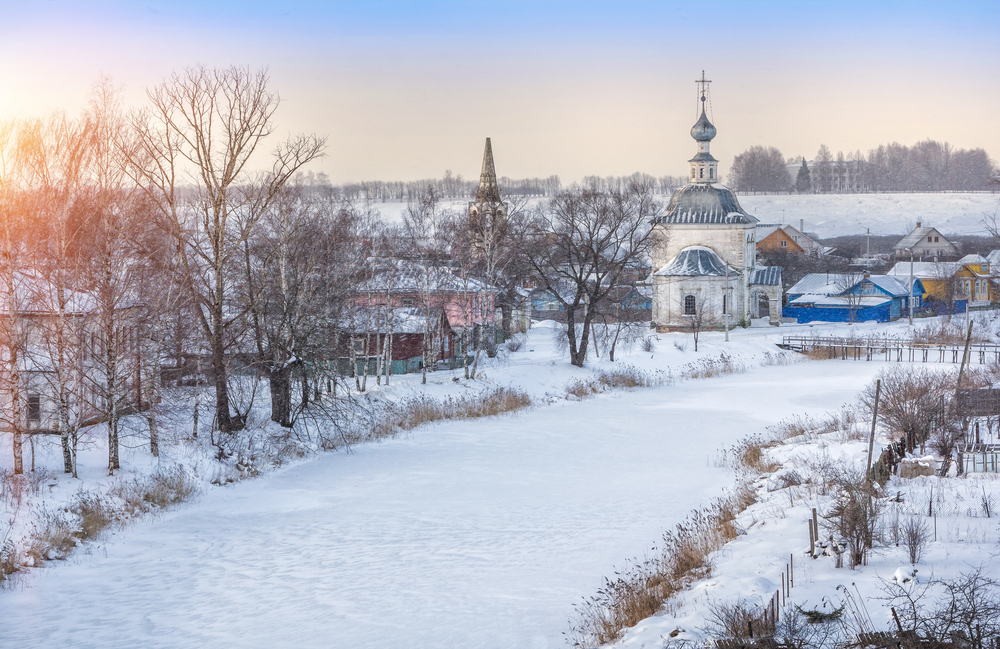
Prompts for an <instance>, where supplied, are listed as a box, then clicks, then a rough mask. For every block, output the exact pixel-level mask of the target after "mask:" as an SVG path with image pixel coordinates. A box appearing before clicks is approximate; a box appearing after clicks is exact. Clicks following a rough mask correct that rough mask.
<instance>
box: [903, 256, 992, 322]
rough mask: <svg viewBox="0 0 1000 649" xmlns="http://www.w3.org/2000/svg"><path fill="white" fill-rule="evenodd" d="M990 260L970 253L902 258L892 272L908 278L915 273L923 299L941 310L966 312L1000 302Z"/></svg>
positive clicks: (945, 311) (942, 311)
mask: <svg viewBox="0 0 1000 649" xmlns="http://www.w3.org/2000/svg"><path fill="white" fill-rule="evenodd" d="M992 268H993V266H992V264H991V263H990V260H989V259H987V258H986V257H983V256H981V255H976V254H971V255H966V256H965V257H962V258H961V259H959V260H958V261H914V262H912V263H911V262H910V261H900V262H898V263H896V265H895V266H893V267H892V269H890V270H889V273H888V274H889V275H891V276H893V277H896V278H907V277H909V276H910V274H911V273H912V274H913V277H914V278H919V279H920V281H921V283H922V284H923V286H924V290H925V294H924V300H925V301H926V302H927V304H928V306H930V307H933V308H934V309H935V310H936V311H940V312H941V313H947V312H949V311H951V312H952V313H954V312H956V311H964V310H965V308H966V307H967V306H968V307H983V306H987V305H989V304H990V303H992V302H997V301H1000V292H998V290H997V286H996V283H995V281H994V277H993V273H992Z"/></svg>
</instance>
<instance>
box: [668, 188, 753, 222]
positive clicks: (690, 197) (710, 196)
mask: <svg viewBox="0 0 1000 649" xmlns="http://www.w3.org/2000/svg"><path fill="white" fill-rule="evenodd" d="M653 223H654V224H656V223H669V224H680V223H712V224H739V223H745V224H754V223H757V219H756V218H754V217H753V216H751V215H750V214H748V213H747V212H746V211H744V210H743V208H742V207H740V204H739V201H737V200H736V195H735V194H733V192H732V190H730V189H729V188H728V187H726V186H725V185H718V184H710V183H690V184H688V185H684V186H683V187H681V188H680V189H678V190H677V191H676V192H674V195H673V196H671V197H670V204H669V205H667V210H666V212H664V214H663V215H662V216H659V217H657V218H655V219H654V220H653Z"/></svg>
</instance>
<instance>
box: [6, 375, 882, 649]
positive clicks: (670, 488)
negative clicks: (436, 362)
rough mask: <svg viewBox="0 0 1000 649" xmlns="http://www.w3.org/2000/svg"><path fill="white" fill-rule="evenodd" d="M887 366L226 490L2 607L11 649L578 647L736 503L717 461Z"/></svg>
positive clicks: (318, 462)
mask: <svg viewBox="0 0 1000 649" xmlns="http://www.w3.org/2000/svg"><path fill="white" fill-rule="evenodd" d="M880 365H881V364H878V363H838V362H825V363H802V364H798V365H794V366H789V367H776V368H767V369H763V370H759V371H757V372H755V373H751V374H745V375H739V376H730V377H724V378H720V379H712V380H704V381H691V382H687V383H684V384H681V385H679V386H675V387H666V388H659V389H655V390H642V391H637V392H630V393H616V394H612V395H606V396H603V397H601V398H597V399H593V400H590V401H585V402H581V403H570V402H566V403H561V404H557V405H555V406H552V407H542V408H538V409H536V410H533V411H530V412H528V413H525V414H523V415H521V416H518V417H511V418H503V419H496V420H491V421H480V422H474V423H471V424H470V423H465V424H462V423H448V424H444V425H440V426H435V427H431V428H428V429H424V430H419V431H417V432H415V433H414V434H413V435H411V436H410V437H408V438H406V439H400V440H395V441H392V442H388V443H385V444H381V445H374V446H367V447H359V448H358V449H357V453H356V454H353V455H347V454H328V455H323V456H321V457H318V458H316V459H314V460H311V461H308V462H305V463H302V464H299V465H296V466H294V467H292V468H290V469H287V470H285V471H282V472H280V473H277V474H275V475H273V476H271V477H270V478H267V479H261V480H256V481H249V482H246V483H243V484H239V485H236V486H232V487H228V488H216V489H212V490H211V491H209V492H208V493H207V494H205V495H203V496H202V497H201V498H200V499H199V500H198V501H197V502H195V503H194V504H192V505H189V506H186V507H184V508H182V509H180V510H177V511H174V512H171V513H169V514H167V515H166V516H164V517H162V518H161V519H159V520H156V521H151V522H147V523H144V524H142V525H140V526H137V527H133V528H131V529H129V530H126V531H125V532H123V533H119V534H118V535H116V536H115V537H112V538H111V539H110V540H109V542H108V543H106V544H105V545H104V546H102V547H100V548H96V549H95V550H94V552H93V556H80V557H77V558H74V559H71V560H70V562H69V565H60V566H57V567H56V568H55V569H52V570H48V571H44V572H36V573H35V574H33V575H31V577H30V582H29V585H28V587H27V588H26V589H24V590H21V591H14V592H0V646H4V647H7V646H10V647H28V646H51V647H56V646H60V647H137V646H144V647H161V646H162V647H235V646H239V647H269V648H270V647H296V648H300V649H304V648H307V647H350V648H352V649H358V648H365V647H373V648H374V647H378V648H395V647H406V648H407V649H420V648H425V647H463V648H472V647H497V648H504V649H508V648H511V647H519V648H520V647H561V646H565V645H564V641H563V638H562V631H564V630H565V629H566V623H567V620H568V618H569V617H570V616H571V614H572V607H571V605H572V603H573V602H574V601H575V600H578V599H579V597H580V596H581V595H590V594H592V593H593V592H594V591H595V589H596V588H597V587H599V585H600V579H601V576H602V575H604V574H606V573H608V572H609V571H610V569H611V567H612V566H613V565H615V564H619V565H620V564H621V562H622V559H623V558H624V557H627V556H636V555H641V554H642V552H643V550H644V548H646V547H647V545H648V544H649V543H651V542H653V541H655V540H656V539H658V538H659V535H660V532H661V530H662V529H664V528H665V527H669V526H672V525H673V524H674V523H675V522H677V521H679V520H680V519H681V518H683V516H684V515H685V514H686V513H687V512H688V511H689V510H690V509H692V508H693V507H695V506H698V505H699V504H704V503H705V502H707V501H708V500H709V499H710V498H711V497H714V496H716V495H718V494H719V493H720V492H721V490H722V488H723V487H725V486H728V485H729V484H730V482H731V476H730V475H729V474H728V473H727V472H726V471H723V470H721V469H716V468H711V467H708V466H707V463H708V462H707V458H708V457H709V456H714V454H715V452H716V450H717V449H719V448H721V447H724V446H728V445H729V444H731V443H732V442H733V441H735V440H736V439H737V438H739V437H741V436H742V435H744V434H746V433H750V432H754V431H759V430H762V429H763V428H764V427H765V426H766V425H769V424H772V423H774V422H776V421H778V420H779V419H781V418H783V417H785V416H788V415H791V414H793V413H802V412H824V411H827V410H831V409H834V408H837V407H839V406H840V405H841V404H842V403H844V402H845V401H847V400H848V399H850V398H851V397H852V396H853V395H854V394H855V393H856V392H857V391H858V390H859V389H860V388H861V387H862V386H863V385H864V384H865V383H866V382H867V381H868V380H870V378H871V376H872V375H873V374H874V373H875V371H877V369H878V368H879V367H880Z"/></svg>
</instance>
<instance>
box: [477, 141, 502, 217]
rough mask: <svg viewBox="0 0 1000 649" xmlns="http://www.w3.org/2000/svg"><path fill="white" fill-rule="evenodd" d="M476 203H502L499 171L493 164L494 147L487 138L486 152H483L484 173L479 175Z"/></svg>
mask: <svg viewBox="0 0 1000 649" xmlns="http://www.w3.org/2000/svg"><path fill="white" fill-rule="evenodd" d="M476 202H477V203H499V202H500V187H499V185H497V171H496V167H495V166H494V164H493V145H492V144H491V143H490V138H486V151H484V152H483V171H482V173H480V174H479V190H478V191H476Z"/></svg>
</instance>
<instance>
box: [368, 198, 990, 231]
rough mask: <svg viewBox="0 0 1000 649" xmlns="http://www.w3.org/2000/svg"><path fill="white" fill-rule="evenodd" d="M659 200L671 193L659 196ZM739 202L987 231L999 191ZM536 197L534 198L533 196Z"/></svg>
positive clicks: (398, 214)
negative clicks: (986, 223)
mask: <svg viewBox="0 0 1000 649" xmlns="http://www.w3.org/2000/svg"><path fill="white" fill-rule="evenodd" d="M658 198H659V200H661V201H662V202H663V203H666V202H667V201H668V200H669V198H668V197H666V196H660V197H658ZM738 198H739V201H740V205H742V206H743V209H745V210H747V211H748V212H750V213H751V214H753V215H754V216H756V217H757V218H758V219H760V221H761V222H762V223H790V224H792V225H794V226H795V227H798V226H799V220H800V219H801V220H804V221H805V229H806V231H807V232H809V233H813V234H816V235H818V236H819V237H821V238H827V237H836V236H841V235H846V234H863V233H864V232H865V231H866V230H867V229H868V228H871V233H872V234H898V235H900V237H902V236H903V235H904V234H906V233H908V232H909V231H910V230H912V229H913V228H914V227H915V226H916V224H917V222H918V221H920V222H921V223H922V224H923V225H925V226H933V227H935V228H937V229H938V230H940V231H941V232H943V233H945V234H976V235H983V236H985V235H986V231H985V229H984V228H983V218H984V217H986V216H987V215H993V214H997V212H998V209H1000V194H990V193H984V192H949V193H915V194H907V193H898V194H777V195H770V194H768V195H743V194H741V195H740V196H739V197H738ZM531 202H532V203H537V202H538V200H537V199H532V201H531ZM373 206H374V207H375V208H377V209H378V210H379V212H381V213H382V214H383V215H384V216H385V217H386V218H387V219H389V220H392V221H398V220H401V219H402V215H403V213H404V211H405V210H406V204H405V203H398V202H397V203H374V204H373ZM441 207H442V208H443V209H450V210H455V211H457V212H459V213H463V212H464V211H465V210H466V209H468V201H443V202H442V204H441Z"/></svg>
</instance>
